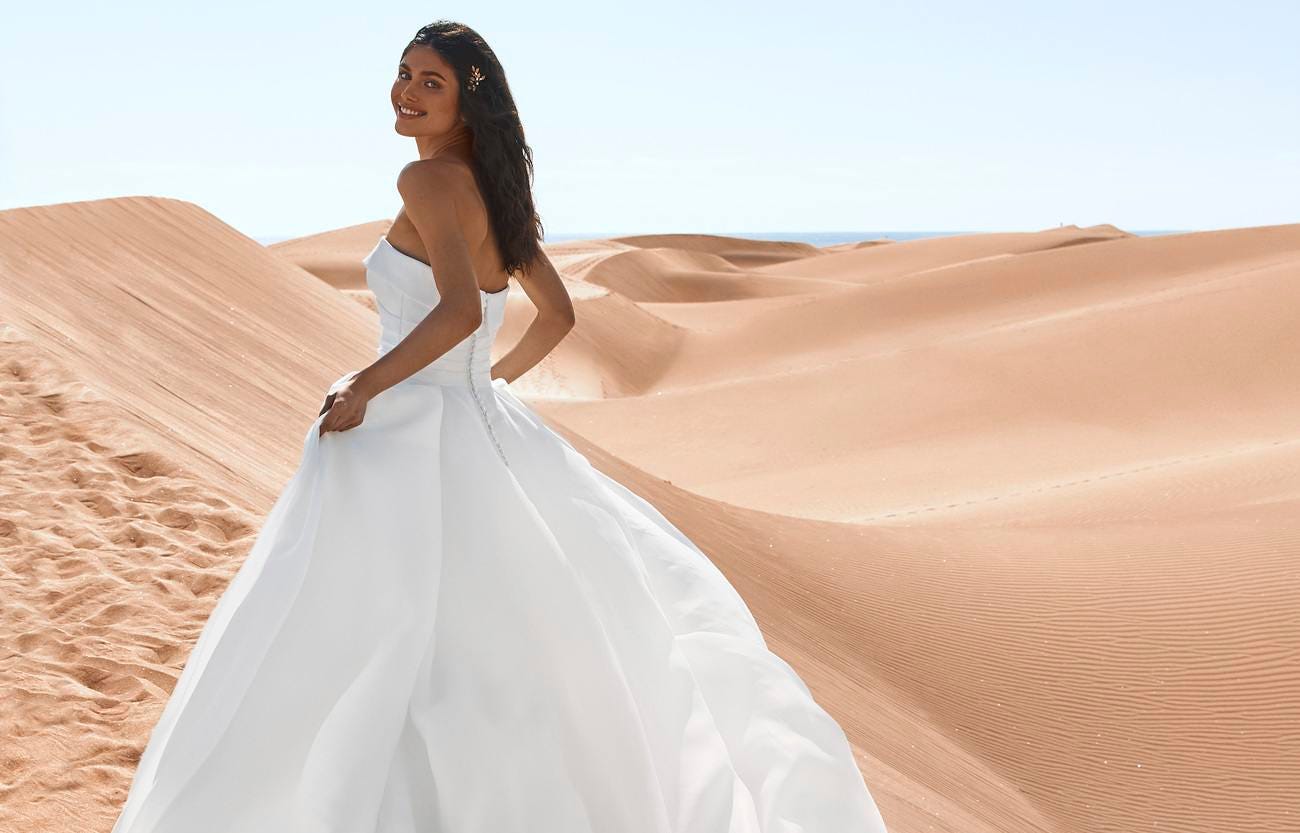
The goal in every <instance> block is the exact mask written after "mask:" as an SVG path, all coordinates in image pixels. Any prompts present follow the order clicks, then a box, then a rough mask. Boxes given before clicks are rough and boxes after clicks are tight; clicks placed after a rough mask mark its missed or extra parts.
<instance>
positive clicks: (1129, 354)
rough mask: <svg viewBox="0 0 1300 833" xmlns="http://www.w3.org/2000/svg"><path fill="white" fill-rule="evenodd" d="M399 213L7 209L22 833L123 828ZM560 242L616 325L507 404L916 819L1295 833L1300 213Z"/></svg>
mask: <svg viewBox="0 0 1300 833" xmlns="http://www.w3.org/2000/svg"><path fill="white" fill-rule="evenodd" d="M386 227H387V223H386V221H383V222H378V223H370V224H362V225H359V226H353V227H350V228H348V229H342V230H339V231H338V232H326V233H323V234H320V235H313V236H312V237H311V238H303V239H302V240H299V241H285V242H284V243H281V244H276V245H274V246H271V247H261V246H258V245H257V244H256V243H255V242H254V241H251V240H249V239H248V238H246V237H244V236H243V235H240V234H238V233H237V232H235V231H234V230H232V229H230V228H229V227H227V226H225V225H224V224H223V223H221V222H220V220H219V219H217V218H215V217H213V216H212V215H210V214H208V213H207V212H205V211H203V210H202V209H200V208H199V207H197V206H194V205H192V204H190V203H185V202H183V201H177V200H164V199H156V198H145V197H131V198H123V199H115V200H99V201H91V202H86V203H69V204H64V205H56V206H42V207H36V208H31V209H17V210H13V211H8V212H0V304H3V309H4V310H5V321H4V322H3V330H0V353H2V355H0V368H3V370H4V373H3V374H0V403H3V404H2V407H3V409H4V411H5V412H6V414H7V415H8V417H9V418H8V419H6V421H5V432H4V434H3V435H0V466H2V467H3V469H2V470H3V471H4V472H5V479H4V482H3V489H4V492H3V494H4V496H5V499H4V505H5V507H6V510H5V512H4V513H3V515H0V543H2V545H3V546H4V552H5V558H4V565H5V568H6V569H5V571H4V573H3V574H2V575H0V581H2V582H3V587H4V593H5V598H6V600H7V601H10V604H7V605H6V608H5V613H4V614H3V618H0V659H2V660H3V665H0V682H2V683H3V684H4V687H5V691H6V693H9V694H14V693H16V694H17V696H9V697H7V698H5V700H4V705H3V706H0V730H3V731H4V733H5V736H6V737H10V738H18V739H20V742H19V743H16V744H9V745H8V746H7V747H6V749H5V751H4V753H3V758H0V772H3V773H4V779H3V790H0V828H2V829H22V830H34V831H45V830H50V831H53V830H60V831H61V830H66V829H70V828H76V829H107V827H108V826H109V824H111V819H112V817H113V810H114V809H115V808H116V806H117V805H118V803H120V801H121V799H122V798H124V796H125V788H126V785H127V784H128V782H129V776H130V772H131V768H132V766H133V765H134V762H135V760H136V756H138V754H139V751H140V749H141V748H142V747H143V743H144V740H145V736H146V733H147V731H148V728H149V727H150V726H151V725H152V722H153V721H154V720H155V719H156V717H157V715H158V713H159V712H160V710H161V707H162V702H163V699H164V697H165V693H166V692H167V691H169V690H170V687H171V685H173V684H174V681H175V678H176V675H177V674H178V673H179V669H180V667H181V665H182V663H183V661H184V658H185V656H186V654H187V652H188V650H189V646H190V645H191V644H192V641H193V639H194V637H195V636H196V635H197V633H198V630H199V628H201V626H202V623H203V621H204V619H205V617H206V614H207V612H208V611H210V609H211V606H212V604H214V603H215V601H216V598H217V597H218V595H219V593H220V591H221V590H222V589H223V588H224V586H225V583H226V582H227V581H228V580H229V577H230V576H231V575H233V573H234V571H235V570H236V569H237V567H238V563H239V561H240V559H242V557H243V556H244V555H245V554H246V553H247V548H248V547H249V546H250V545H251V543H252V540H253V536H254V532H255V530H256V528H257V526H258V524H260V521H261V519H262V517H263V516H264V513H265V512H266V510H267V509H269V506H270V503H271V501H272V500H273V499H274V496H275V495H276V494H277V493H278V490H279V487H280V486H281V485H282V484H283V482H284V480H285V478H287V476H288V474H289V473H290V472H291V471H292V467H293V465H294V463H295V462H296V460H297V457H298V454H299V452H300V450H301V446H300V443H301V440H302V433H303V430H304V429H305V428H306V426H307V425H308V424H309V423H310V421H311V419H312V418H313V417H314V416H315V414H316V410H317V407H318V405H319V397H320V394H321V393H322V391H323V389H324V387H325V385H327V384H328V383H329V381H331V380H332V379H334V378H336V377H337V375H339V373H340V372H341V371H342V370H345V369H348V368H352V367H358V366H362V363H364V362H365V361H367V360H368V359H369V357H370V356H371V355H372V354H373V349H374V339H375V336H376V331H375V327H376V321H375V317H374V313H373V310H372V309H368V308H367V306H366V303H367V301H368V298H367V295H368V293H367V291H366V290H365V284H364V275H363V273H362V272H361V268H360V258H361V256H362V255H364V254H365V253H366V252H367V251H369V249H370V248H371V247H373V245H374V243H375V240H376V239H377V237H378V235H379V234H382V233H383V231H384V230H385V229H386ZM547 250H548V252H549V253H550V254H551V257H552V259H553V260H554V261H555V262H556V264H557V266H558V267H559V268H560V269H561V271H562V273H563V275H564V278H565V280H566V283H567V284H568V285H569V287H570V289H571V292H572V294H573V296H574V299H575V306H576V308H577V311H578V326H577V327H575V329H574V331H573V332H571V333H570V334H569V336H568V337H567V338H566V339H565V341H564V342H563V343H562V344H561V345H560V346H559V348H557V350H556V351H555V352H554V353H553V354H552V355H551V356H549V357H548V358H547V360H546V361H545V362H543V363H542V365H540V366H539V367H537V368H535V369H534V370H532V371H530V373H529V374H526V375H525V376H524V377H523V378H521V379H519V380H517V381H516V382H515V383H514V384H513V385H512V387H513V388H515V389H516V390H517V391H518V392H519V393H520V394H521V395H524V396H525V397H526V398H528V400H529V401H530V403H531V404H533V406H534V407H536V409H537V410H538V412H539V413H541V414H542V415H543V416H544V417H545V418H546V419H547V420H548V421H549V422H550V423H551V424H552V425H553V426H555V428H556V430H557V431H559V432H560V433H562V434H564V435H565V436H566V438H567V439H569V441H570V442H572V443H573V444H574V445H575V447H577V448H578V449H579V450H580V451H582V453H584V454H586V455H587V456H588V457H590V458H591V460H592V461H593V463H594V464H595V465H597V467H599V468H601V469H602V470H603V471H606V472H609V473H610V474H611V475H612V476H614V477H616V478H617V479H618V480H620V482H623V483H626V484H627V485H628V486H629V488H631V489H633V490H634V491H636V492H637V493H638V494H641V495H643V496H645V497H646V498H647V499H648V500H650V501H651V502H652V503H654V505H655V506H657V507H659V508H660V509H661V510H662V511H663V512H664V514H665V515H666V516H668V518H669V519H670V520H671V521H673V522H674V523H675V524H677V525H678V526H679V527H680V528H681V529H682V530H683V531H684V532H685V533H686V534H688V535H689V536H690V537H691V538H692V540H695V541H696V542H697V543H699V544H700V546H701V547H702V548H703V549H704V550H705V551H706V552H708V553H709V555H710V557H711V558H712V559H713V560H714V561H715V562H716V563H717V564H718V566H719V567H720V568H721V569H722V570H723V572H724V573H725V574H726V575H727V577H728V578H729V579H730V580H731V581H732V582H733V583H734V584H735V585H736V587H737V589H738V590H739V591H740V592H741V594H742V595H743V596H744V597H745V599H746V601H747V602H748V603H749V604H750V606H751V607H752V609H753V610H754V613H755V616H756V617H757V618H758V620H759V622H760V624H761V625H762V627H763V630H764V634H765V636H766V637H767V638H768V641H769V644H771V645H772V647H773V648H774V650H776V651H777V653H778V654H779V655H780V656H782V657H783V658H785V659H786V660H787V661H788V662H790V664H791V665H792V666H793V667H794V668H795V669H796V670H797V671H798V672H799V673H800V675H801V677H802V678H803V679H804V680H805V681H806V682H807V683H808V685H809V687H810V690H811V691H812V692H813V693H814V695H815V696H816V697H817V699H818V701H819V702H820V703H822V704H823V705H824V706H825V707H826V708H827V710H828V711H830V712H831V714H832V715H833V716H834V717H835V718H836V719H837V720H839V721H840V722H841V724H842V725H843V726H844V727H845V730H846V732H847V734H848V735H849V738H850V741H851V742H852V743H853V744H854V748H855V750H856V752H857V753H858V755H859V760H860V762H861V766H862V769H863V773H864V776H865V777H866V779H867V781H868V783H869V784H871V786H872V793H873V795H874V797H875V798H876V800H877V803H878V804H879V805H880V807H881V810H882V813H883V815H884V817H885V820H886V822H887V824H888V825H889V827H890V830H891V831H899V833H911V832H912V831H918V832H919V831H945V830H946V831H977V832H979V833H982V831H990V832H991V831H1061V832H1062V833H1064V832H1065V831H1070V833H1074V831H1098V833H1100V831H1110V830H1150V829H1163V830H1177V831H1187V832H1188V833H1199V831H1207V833H1208V831H1216V832H1217V831H1223V830H1242V831H1270V833H1271V831H1278V832H1279V833H1280V832H1281V831H1286V830H1290V829H1293V828H1294V818H1295V817H1294V808H1293V806H1292V805H1293V799H1294V785H1295V784H1296V783H1300V760H1298V759H1297V758H1296V756H1295V755H1294V754H1292V750H1293V748H1294V747H1293V746H1291V747H1289V746H1287V742H1288V741H1287V738H1288V737H1289V732H1290V728H1289V727H1291V726H1294V725H1300V704H1298V703H1297V699H1296V698H1295V696H1294V692H1295V691H1296V690H1297V686H1300V671H1297V668H1296V666H1295V662H1294V660H1295V650H1296V646H1297V645H1300V624H1298V623H1297V621H1296V619H1295V617H1294V610H1295V609H1297V604H1298V603H1300V590H1298V589H1297V588H1298V584H1297V582H1296V580H1295V570H1294V566H1293V565H1294V561H1295V557H1296V551H1297V543H1298V542H1297V540H1296V538H1297V529H1296V526H1295V524H1294V521H1293V519H1294V517H1295V512H1296V509H1297V506H1296V502H1297V496H1298V495H1300V486H1298V484H1300V465H1298V464H1300V454H1297V449H1300V444H1298V443H1297V439H1300V438H1297V437H1296V435H1295V432H1294V429H1293V428H1292V424H1293V423H1294V418H1293V415H1294V413H1295V412H1296V409H1295V406H1296V404H1297V403H1296V402H1295V396H1296V394H1295V392H1294V388H1295V386H1294V384H1293V382H1292V381H1291V380H1293V379H1294V377H1295V371H1296V370H1297V368H1296V366H1295V362H1296V358H1295V357H1296V355H1297V352H1296V350H1295V346H1296V345H1295V341H1294V339H1295V336H1294V335H1293V333H1295V332H1297V331H1300V329H1298V328H1297V327H1296V326H1295V325H1296V323H1297V322H1296V321H1295V317H1296V315H1297V314H1298V312H1297V311H1300V304H1297V303H1296V300H1297V299H1296V298H1295V292H1296V291H1297V290H1296V287H1297V286H1300V284H1297V282H1296V277H1297V276H1298V275H1297V273H1298V272H1300V226H1274V227H1261V228H1254V229H1228V230H1222V231H1214V232H1201V233H1196V234H1183V235H1170V236H1167V237H1157V238H1146V237H1137V236H1134V235H1130V234H1128V233H1126V232H1123V231H1122V230H1120V229H1116V228H1114V227H1113V226H1093V227H1088V228H1078V227H1061V228H1057V229H1046V230H1043V231H1040V232H1023V233H1006V234H989V235H983V234H980V235H961V236H957V237H953V238H936V239H931V240H916V241H904V242H890V241H879V240H874V241H860V242H859V243H855V244H845V245H840V246H833V247H823V248H819V247H815V246H808V245H807V244H801V243H784V242H776V243H773V242H770V241H747V240H742V239H740V238H727V237H719V236H713V235H689V234H684V235H643V236H637V237H624V238H616V239H609V240H586V241H569V242H566V243H559V244H553V245H548V246H547ZM521 295H522V294H521V293H519V292H518V291H517V288H515V289H512V294H511V297H509V299H508V309H507V319H506V323H505V325H504V326H503V329H502V332H501V335H500V337H499V339H498V343H497V345H495V348H496V349H495V350H494V352H495V353H497V354H498V355H500V353H501V352H503V351H504V350H506V349H509V347H510V345H511V344H512V343H513V340H514V339H517V338H518V337H519V335H520V334H521V333H522V332H523V329H524V328H525V327H526V326H527V323H528V320H529V319H530V317H531V314H532V312H531V306H530V305H529V304H528V302H527V299H526V298H524V297H521ZM286 310H288V311H292V313H293V314H287V313H286ZM285 345H293V346H292V348H286V347H285Z"/></svg>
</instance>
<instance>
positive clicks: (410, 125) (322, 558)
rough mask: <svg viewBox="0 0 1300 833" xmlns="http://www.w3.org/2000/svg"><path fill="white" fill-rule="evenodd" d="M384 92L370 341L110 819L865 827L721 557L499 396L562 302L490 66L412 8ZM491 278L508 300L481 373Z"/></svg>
mask: <svg viewBox="0 0 1300 833" xmlns="http://www.w3.org/2000/svg"><path fill="white" fill-rule="evenodd" d="M391 95H392V104H393V108H394V111H395V117H396V119H397V121H396V130H397V132H398V133H399V134H401V135H403V136H409V137H411V138H413V139H414V140H415V143H416V147H417V148H418V150H419V154H420V158H419V159H418V160H416V161H414V162H411V163H409V164H408V165H407V166H406V167H404V168H403V169H402V171H401V174H400V175H399V176H398V180H397V186H398V190H399V191H400V193H401V196H402V200H403V203H404V207H403V210H402V211H401V212H400V213H399V214H398V216H397V218H396V220H394V222H393V224H392V227H391V228H390V229H389V231H388V233H387V235H386V236H385V237H382V238H380V239H379V240H378V241H377V243H376V245H375V248H374V249H373V250H372V251H371V252H370V253H369V254H368V255H367V256H366V258H365V267H366V281H367V284H368V285H369V287H370V289H371V290H372V291H373V292H374V297H375V301H376V306H377V307H378V311H379V322H380V332H379V343H378V350H377V357H376V359H375V360H374V361H373V362H372V363H370V364H369V365H367V366H366V367H365V368H363V369H360V370H356V371H352V372H350V373H348V374H345V375H344V376H343V377H341V378H339V379H338V380H337V381H335V382H334V383H333V384H332V385H331V386H330V389H329V391H328V393H327V395H326V399H325V402H324V406H323V407H322V409H321V411H320V413H319V414H318V415H317V417H316V420H315V422H314V423H313V424H312V426H311V427H310V429H308V431H307V433H306V435H305V437H304V439H303V451H302V458H301V463H300V465H299V467H298V469H297V471H296V472H295V473H294V475H293V476H292V478H290V480H289V482H288V484H287V485H286V486H285V488H284V490H283V491H282V492H281V494H280V496H279V497H278V498H277V500H276V502H275V504H274V505H273V507H272V508H271V510H270V512H269V514H268V515H267V517H266V519H265V522H264V524H263V527H262V529H261V531H260V532H259V534H258V536H257V539H256V542H255V543H254V545H253V547H252V549H251V551H250V552H249V554H248V556H247V557H246V559H245V561H244V562H243V564H242V565H241V566H240V569H239V571H238V573H236V575H235V577H234V578H233V579H232V580H231V582H230V584H229V586H228V587H227V588H226V590H225V592H224V594H223V595H222V597H221V598H220V600H219V601H218V603H217V605H216V607H215V608H214V610H213V612H212V614H211V616H210V618H209V619H208V621H207V623H206V624H205V626H204V629H203V632H202V633H201V634H200V636H199V639H198V641H197V642H196V644H195V645H194V647H193V648H192V650H191V652H190V655H189V657H188V659H187V661H186V664H185V667H184V669H183V671H182V673H181V675H180V678H179V679H178V681H177V683H176V685H175V687H174V689H173V690H172V693H171V695H170V698H169V700H168V702H167V704H166V706H165V708H164V709H163V711H162V715H161V717H160V719H159V720H158V722H157V724H156V725H155V726H154V728H153V730H152V733H151V734H150V736H149V739H148V743H147V744H146V746H145V749H144V752H143V754H142V756H141V758H140V762H139V765H138V768H137V770H136V773H135V777H134V780H133V782H132V784H131V788H130V792H129V794H128V795H127V798H126V801H125V804H124V806H123V808H122V811H121V814H120V816H119V818H118V820H117V823H116V824H115V825H114V827H113V831H114V833H523V831H528V833H883V831H884V830H885V827H884V823H883V822H882V821H881V817H880V814H879V812H878V811H877V809H876V806H875V803H874V802H873V801H872V798H871V796H870V794H869V793H868V791H867V787H866V785H865V783H864V781H863V778H862V774H861V772H860V771H859V769H858V767H857V764H856V762H855V761H854V757H853V754H852V752H851V749H850V746H849V744H848V741H847V739H846V737H845V735H844V732H843V730H842V729H841V727H840V726H839V725H838V724H837V723H836V722H835V721H834V720H833V719H832V718H831V717H830V716H829V715H828V714H827V713H826V712H825V711H824V710H823V709H822V708H820V707H819V706H818V704H817V703H816V702H815V701H814V699H813V697H812V695H811V694H810V693H809V690H808V688H807V687H806V686H805V684H804V683H803V682H802V680H800V678H799V677H798V676H797V675H796V673H795V672H794V670H793V669H792V668H791V667H790V666H789V665H788V664H786V663H785V662H784V661H783V660H782V659H780V658H779V657H778V656H776V655H775V654H773V653H772V652H770V651H769V650H768V649H767V646H766V643H765V642H764V639H763V636H762V634H761V633H760V632H759V628H758V625H757V624H756V623H755V621H754V618H753V616H752V615H751V614H750V612H749V610H748V608H747V607H746V605H745V603H744V601H743V600H742V599H741V597H740V596H739V595H738V594H737V592H736V590H735V589H734V588H733V587H732V586H731V585H730V584H729V583H728V582H727V580H726V579H725V578H724V577H723V575H722V573H721V572H719V570H718V569H717V568H716V567H715V566H714V565H713V564H712V562H710V561H709V559H708V558H707V557H706V556H705V555H704V553H703V552H701V551H700V550H699V549H698V548H697V547H696V546H695V545H694V544H693V543H692V542H691V541H690V540H689V539H687V538H686V537H685V535H683V534H682V532H680V531H679V530H678V529H676V528H675V527H674V526H673V525H672V524H670V523H669V522H668V521H667V520H666V519H665V518H664V516H663V515H662V514H660V513H659V512H658V511H657V510H656V509H655V508H654V507H653V506H651V505H650V504H649V503H647V502H646V501H645V500H643V499H642V498H641V497H639V496H637V495H636V494H634V493H633V492H632V491H630V490H628V489H627V488H625V487H624V486H622V485H621V484H619V483H618V482H616V481H615V480H612V479H611V478H609V477H608V476H606V475H604V474H603V473H601V472H600V471H598V470H597V469H595V468H594V467H593V466H592V465H591V464H590V463H589V462H588V461H587V460H586V458H584V457H583V456H582V455H581V454H580V453H579V452H578V451H577V450H575V449H574V448H573V446H571V445H570V444H569V443H567V442H566V441H565V440H564V439H563V438H561V437H560V436H559V435H558V434H556V433H554V432H553V431H552V430H550V429H549V428H548V427H547V425H546V424H545V423H543V422H542V421H541V419H540V418H539V417H538V416H537V415H536V414H534V413H533V412H532V411H531V410H530V409H529V408H528V407H527V406H526V405H525V404H524V403H523V401H521V400H520V399H519V398H517V397H516V396H515V395H514V393H512V392H511V390H510V388H509V386H508V385H509V382H510V381H512V380H513V379H515V378H518V377H519V376H520V375H521V374H523V373H524V372H525V371H526V370H528V369H529V368H530V367H532V366H533V365H535V364H536V363H537V362H538V361H539V360H540V359H541V358H542V357H543V356H544V355H545V354H546V353H547V351H549V350H550V349H551V348H552V347H553V346H554V345H555V343H556V342H558V341H559V340H560V339H561V338H562V337H563V336H564V334H565V333H566V332H567V331H568V330H569V328H570V327H572V326H573V307H572V304H571V303H570V300H569V297H568V295H567V293H566V291H565V288H564V284H563V282H562V281H561V280H560V278H559V276H558V275H557V274H556V271H555V269H554V267H553V266H552V265H551V263H550V261H549V260H548V259H547V257H546V255H545V254H544V253H543V251H542V250H541V248H540V244H539V238H540V234H539V230H540V223H539V222H538V220H537V215H536V214H535V212H534V208H533V201H532V196H531V194H530V181H531V174H532V151H531V150H530V148H529V147H528V146H527V145H526V144H525V143H524V133H523V128H522V126H521V125H520V122H519V117H518V114H517V112H516V110H515V106H514V101H513V99H512V97H511V94H510V89H509V87H508V86H507V84H506V79H505V74H504V73H503V71H502V69H501V65H500V63H499V62H498V60H497V58H496V56H495V55H494V54H493V52H492V50H491V49H490V48H489V47H488V46H487V44H486V43H484V41H483V39H482V38H481V37H479V35H478V34H476V33H475V32H474V31H473V30H472V29H469V28H468V27H466V26H463V25H461V24H457V23H451V22H447V21H438V22H436V23H433V24H430V25H428V26H425V27H423V28H422V29H420V30H419V32H418V33H417V34H416V35H415V38H414V39H413V40H412V41H411V42H410V43H409V44H408V45H407V47H406V49H405V50H404V51H403V53H402V56H401V62H400V63H399V64H398V68H397V77H396V80H395V81H394V83H393V88H392V93H391ZM509 275H513V276H514V277H515V279H516V280H517V281H518V283H519V286H520V287H521V288H522V289H523V291H524V293H525V294H526V295H527V296H528V298H529V300H530V301H531V302H532V303H533V304H534V305H535V307H536V309H537V315H536V318H535V320H534V321H533V322H532V324H531V326H530V327H529V328H528V330H527V332H526V333H525V334H524V336H523V338H522V339H521V340H520V341H519V342H518V344H517V345H516V346H515V347H514V348H513V349H512V350H510V351H509V352H508V353H507V354H505V355H504V356H503V357H501V359H500V360H499V361H498V362H497V363H496V364H495V365H492V364H491V362H490V348H491V345H492V340H493V337H494V336H495V335H496V332H497V330H498V328H499V327H500V325H501V321H502V318H503V316H504V313H505V306H506V297H507V295H508V294H509V291H508V289H509V288H508V284H507V278H508V276H509ZM480 281H482V282H483V283H480Z"/></svg>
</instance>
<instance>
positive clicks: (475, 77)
mask: <svg viewBox="0 0 1300 833" xmlns="http://www.w3.org/2000/svg"><path fill="white" fill-rule="evenodd" d="M483 78H484V76H483V73H481V72H479V71H478V67H476V66H474V65H473V64H471V65H470V68H469V77H467V78H466V79H465V89H467V90H470V91H471V92H473V91H474V90H477V89H478V82H480V81H482V80H483Z"/></svg>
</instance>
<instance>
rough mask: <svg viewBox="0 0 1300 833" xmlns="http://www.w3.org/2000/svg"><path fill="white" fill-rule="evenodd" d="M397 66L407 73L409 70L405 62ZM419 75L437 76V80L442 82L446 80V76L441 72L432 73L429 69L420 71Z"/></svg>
mask: <svg viewBox="0 0 1300 833" xmlns="http://www.w3.org/2000/svg"><path fill="white" fill-rule="evenodd" d="M398 66H399V67H401V68H402V69H404V70H406V71H408V72H409V71H410V69H411V68H410V67H408V66H407V65H406V62H405V61H403V62H402V63H400V64H398ZM420 74H421V75H436V76H438V77H439V78H441V79H442V80H443V81H446V80H447V78H446V76H444V75H443V74H442V73H441V72H434V71H433V70H431V69H426V70H421V71H420Z"/></svg>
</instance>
